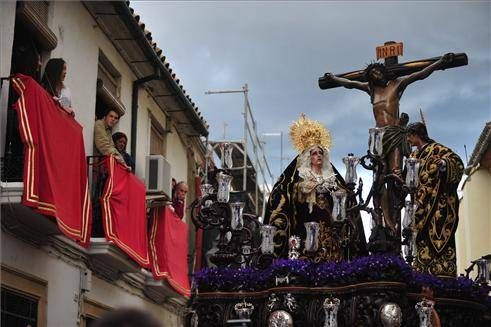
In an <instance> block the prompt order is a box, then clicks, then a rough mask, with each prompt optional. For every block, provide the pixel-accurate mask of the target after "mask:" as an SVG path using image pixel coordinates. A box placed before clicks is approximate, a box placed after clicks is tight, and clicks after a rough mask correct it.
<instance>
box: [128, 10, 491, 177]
mask: <svg viewBox="0 0 491 327" xmlns="http://www.w3.org/2000/svg"><path fill="white" fill-rule="evenodd" d="M131 5H132V6H134V7H135V9H136V11H137V12H138V13H139V14H140V15H141V17H142V20H143V21H144V22H145V24H146V25H147V27H148V28H149V29H150V30H151V31H152V36H153V37H154V40H155V41H156V42H157V43H158V44H159V47H161V48H162V49H164V53H165V54H166V56H167V58H168V60H169V61H170V63H171V66H172V67H173V69H174V71H175V72H177V73H178V74H179V76H180V77H181V80H182V82H183V85H184V87H185V89H186V90H187V94H190V95H191V97H192V98H193V101H194V102H195V103H197V105H198V106H199V108H200V111H202V112H203V115H204V116H205V118H206V120H207V121H208V122H209V123H210V138H211V139H221V138H222V137H223V123H224V122H225V123H227V124H228V129H227V137H228V138H231V139H234V140H239V139H241V138H242V134H243V130H242V116H241V112H242V110H243V98H242V96H241V95H240V94H233V95H214V96H211V95H205V94H204V92H205V91H207V90H213V89H219V90H226V89H240V88H241V87H242V85H244V84H245V83H248V86H249V89H250V92H249V99H250V102H251V107H252V110H253V112H254V115H255V117H256V119H257V121H258V130H259V132H260V133H262V132H279V131H283V132H284V140H283V141H284V142H283V143H284V151H283V152H284V154H285V155H288V156H291V157H293V156H294V155H295V151H294V149H293V148H292V147H291V145H290V144H289V140H288V138H287V131H288V126H289V125H290V123H291V122H292V121H293V120H295V119H297V118H298V116H299V114H300V113H301V112H305V113H307V114H308V115H309V116H310V117H312V118H314V119H318V120H320V121H321V122H323V123H324V124H326V126H327V127H328V128H329V129H330V130H331V132H332V134H333V140H334V146H333V149H332V153H331V157H332V158H333V161H334V162H335V163H336V164H337V163H340V160H341V157H342V156H344V155H346V154H347V153H348V152H353V153H355V154H358V155H362V154H364V153H365V152H366V147H367V138H368V128H370V127H372V126H373V125H374V119H373V113H372V109H371V104H370V101H369V100H370V99H369V97H368V96H367V95H366V94H364V93H363V92H360V91H356V90H347V89H342V88H340V89H331V90H324V91H323V90H320V89H319V87H318V85H317V79H318V78H319V77H320V76H322V75H323V74H324V73H325V72H334V73H342V72H348V71H353V70H357V69H362V68H364V67H365V65H366V64H368V63H370V62H371V61H372V60H373V59H374V56H375V47H376V46H377V45H381V44H383V42H385V41H388V40H394V41H403V42H404V52H405V53H404V56H403V57H402V58H400V59H399V61H400V62H404V61H411V60H416V59H424V58H431V57H435V56H439V55H442V54H444V53H446V52H449V51H454V52H465V53H467V55H468V57H469V65H468V66H465V67H459V68H455V69H449V70H446V71H443V72H442V71H438V72H435V73H434V74H433V75H432V76H430V77H428V78H427V79H426V80H424V81H418V82H416V83H414V84H413V85H410V86H409V87H408V89H407V90H406V91H405V93H404V95H403V97H402V99H401V103H400V109H401V111H405V112H408V113H409V114H410V115H411V118H412V120H417V119H419V116H418V109H419V108H422V109H423V110H424V112H425V115H426V117H427V120H428V124H429V126H430V132H431V134H432V136H433V137H434V138H435V139H437V140H438V141H440V142H441V143H443V144H445V145H448V146H450V147H454V148H456V150H458V153H459V154H460V155H461V156H463V155H464V153H463V150H461V149H463V144H467V147H468V151H472V149H471V147H473V146H474V144H475V141H476V140H477V137H478V136H479V133H480V131H481V130H482V128H483V127H484V122H485V121H488V120H490V119H491V112H490V111H491V103H490V102H491V101H490V92H489V90H490V89H491V83H490V76H491V45H490V42H491V41H490V40H491V17H490V12H491V11H490V6H491V5H490V3H489V2H470V3H469V2H465V3H464V2H439V1H435V2H424V3H421V2H402V3H401V2H395V1H394V2H386V1H383V2H317V1H314V2H290V1H285V2H241V1H238V2H189V1H186V2H167V1H166V2H134V3H132V4H131ZM267 142H268V143H267V146H266V151H267V155H268V158H269V161H270V164H271V165H273V164H274V165H275V167H274V168H272V169H273V170H275V171H278V170H279V160H278V159H275V158H278V156H279V154H278V151H279V149H278V148H279V146H280V145H279V140H278V138H269V139H268V140H267ZM284 165H286V163H284Z"/></svg>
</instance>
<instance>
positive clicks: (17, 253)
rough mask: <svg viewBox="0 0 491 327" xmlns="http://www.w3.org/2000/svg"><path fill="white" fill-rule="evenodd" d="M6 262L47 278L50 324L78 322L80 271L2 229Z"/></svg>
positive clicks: (59, 325) (61, 326) (59, 326)
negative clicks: (77, 301)
mask: <svg viewBox="0 0 491 327" xmlns="http://www.w3.org/2000/svg"><path fill="white" fill-rule="evenodd" d="M1 244H2V265H6V266H9V267H11V268H15V269H18V270H20V271H25V272H26V273H28V274H30V275H34V276H36V277H38V278H40V279H43V280H45V281H47V290H48V298H47V326H50V327H66V326H75V324H74V322H75V321H76V317H77V311H78V304H77V303H76V302H75V301H74V297H75V295H76V294H78V288H79V279H80V271H79V269H78V268H76V267H75V266H72V265H69V264H67V263H66V262H64V261H62V260H59V259H58V258H57V257H55V256H50V255H48V254H47V253H46V252H45V251H42V250H41V249H38V248H35V247H33V246H31V245H29V244H27V243H25V242H23V241H20V240H18V239H16V238H15V237H12V236H11V235H9V234H7V233H4V232H3V231H2V243H1Z"/></svg>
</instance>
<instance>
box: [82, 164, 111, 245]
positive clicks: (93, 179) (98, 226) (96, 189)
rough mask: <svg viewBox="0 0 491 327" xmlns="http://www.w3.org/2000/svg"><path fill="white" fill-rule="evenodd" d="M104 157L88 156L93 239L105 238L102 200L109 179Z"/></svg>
mask: <svg viewBox="0 0 491 327" xmlns="http://www.w3.org/2000/svg"><path fill="white" fill-rule="evenodd" d="M107 174H108V172H107V168H106V165H105V164H104V156H87V176H88V181H89V190H90V198H91V201H92V234H91V235H92V237H103V236H104V229H103V227H102V209H101V201H100V198H101V196H102V193H103V192H104V185H105V184H106V179H107Z"/></svg>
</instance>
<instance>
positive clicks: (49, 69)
mask: <svg viewBox="0 0 491 327" xmlns="http://www.w3.org/2000/svg"><path fill="white" fill-rule="evenodd" d="M66 73H67V64H66V62H65V60H63V59H62V58H52V59H50V60H49V61H48V63H47V64H46V67H45V69H44V75H43V78H42V80H41V84H42V86H43V87H44V89H45V90H46V91H47V92H48V93H49V94H50V95H51V96H52V97H53V99H54V100H55V101H56V102H58V104H59V105H60V107H61V108H63V110H65V111H66V112H67V113H68V114H69V115H71V116H74V117H75V111H73V108H72V96H71V93H70V89H69V88H68V87H67V86H66V85H65V84H64V83H63V82H64V81H65V77H66Z"/></svg>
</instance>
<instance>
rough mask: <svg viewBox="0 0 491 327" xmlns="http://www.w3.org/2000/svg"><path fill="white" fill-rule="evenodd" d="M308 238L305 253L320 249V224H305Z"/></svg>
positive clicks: (313, 222) (312, 222)
mask: <svg viewBox="0 0 491 327" xmlns="http://www.w3.org/2000/svg"><path fill="white" fill-rule="evenodd" d="M304 226H305V231H306V232H307V233H306V235H307V237H306V238H305V247H304V250H305V252H316V251H317V250H318V249H319V230H320V225H319V223H318V222H315V221H309V222H306V223H304Z"/></svg>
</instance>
